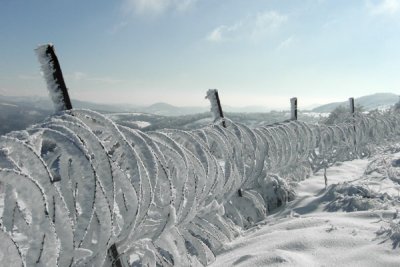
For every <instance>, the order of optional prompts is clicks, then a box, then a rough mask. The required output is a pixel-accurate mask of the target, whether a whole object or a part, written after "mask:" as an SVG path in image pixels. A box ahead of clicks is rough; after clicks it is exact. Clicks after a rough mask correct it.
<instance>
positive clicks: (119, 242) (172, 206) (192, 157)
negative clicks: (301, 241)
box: [0, 110, 400, 266]
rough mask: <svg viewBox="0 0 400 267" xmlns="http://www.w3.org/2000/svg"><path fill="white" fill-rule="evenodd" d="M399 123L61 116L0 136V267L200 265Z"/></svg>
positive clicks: (373, 118)
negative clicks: (298, 188) (146, 128)
mask: <svg viewBox="0 0 400 267" xmlns="http://www.w3.org/2000/svg"><path fill="white" fill-rule="evenodd" d="M398 117H399V116H398V115H397V114H395V113H386V114H382V113H372V114H369V115H364V114H356V115H355V120H353V121H352V122H351V123H346V124H341V125H335V126H325V125H310V124H306V123H303V122H300V121H287V122H284V123H278V124H274V125H265V126H263V127H258V128H255V129H250V128H248V127H247V126H245V125H242V124H237V123H233V122H231V121H229V120H226V125H225V126H226V127H223V126H221V125H219V124H213V125H210V126H208V127H205V128H202V129H198V130H193V131H181V130H167V129H165V130H161V131H157V132H147V133H143V132H141V131H139V130H132V129H130V128H127V127H124V126H119V125H116V124H115V123H114V122H112V121H111V120H110V119H108V118H107V117H105V116H103V115H101V114H99V113H96V112H93V111H89V110H70V111H65V112H63V113H59V114H58V115H57V116H53V117H51V118H50V119H48V121H46V122H44V123H42V124H40V125H36V126H34V127H33V128H30V129H28V130H26V131H20V132H13V133H11V134H9V135H7V136H3V137H0V181H1V184H2V185H3V186H5V187H4V189H5V190H4V191H5V197H4V210H3V214H2V217H1V228H0V237H1V241H2V242H0V250H1V251H0V252H1V253H0V255H7V256H6V257H4V256H3V257H2V258H0V260H1V263H2V265H5V264H8V263H9V262H12V263H16V264H17V265H18V266H21V265H25V266H32V265H35V264H36V265H41V266H57V265H58V266H111V265H112V264H113V263H115V261H120V262H122V263H123V264H126V265H129V266H132V265H133V266H136V265H144V266H147V265H148V266H156V265H161V266H174V265H175V266H202V265H203V266H205V265H208V264H209V263H211V262H213V261H214V259H215V256H214V253H216V252H217V251H218V250H219V249H221V248H222V246H223V244H224V243H226V242H228V241H230V240H232V239H233V238H235V237H236V236H237V235H238V234H239V233H240V232H241V231H242V230H243V229H246V228H248V227H251V226H252V225H254V223H256V222H258V221H260V220H263V219H265V218H266V216H267V215H268V214H269V212H271V211H272V210H274V209H276V208H277V207H280V206H282V205H284V204H285V203H286V202H287V201H290V200H291V199H293V198H294V191H293V189H292V188H291V187H290V182H292V181H297V180H301V179H304V178H305V177H306V176H307V175H309V174H310V172H311V171H313V170H318V169H321V168H325V167H327V166H329V165H331V164H333V163H334V162H336V161H344V160H348V159H352V158H357V157H364V156H368V155H369V154H371V153H372V152H373V150H374V148H375V146H376V145H379V144H383V143H385V142H392V141H393V140H397V139H398V136H399V133H400V127H399V126H400V121H399V118H398ZM354 129H356V130H354ZM111 252H112V253H111ZM115 253H117V257H115V255H114V254H115ZM7 266H8V265H7Z"/></svg>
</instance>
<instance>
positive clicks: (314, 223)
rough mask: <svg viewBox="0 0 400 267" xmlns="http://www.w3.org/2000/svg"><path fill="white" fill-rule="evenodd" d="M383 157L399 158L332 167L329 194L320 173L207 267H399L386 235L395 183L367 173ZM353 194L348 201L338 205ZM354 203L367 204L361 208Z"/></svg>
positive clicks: (395, 195) (383, 175) (393, 206)
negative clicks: (384, 196) (291, 199)
mask: <svg viewBox="0 0 400 267" xmlns="http://www.w3.org/2000/svg"><path fill="white" fill-rule="evenodd" d="M382 158H391V159H392V160H393V159H396V158H400V154H398V153H397V154H396V153H395V154H389V155H385V154H379V155H378V156H376V157H375V159H372V160H366V159H363V160H353V161H349V162H344V163H339V164H336V165H335V166H333V167H331V168H329V169H328V170H327V177H328V183H329V184H330V185H328V188H327V189H325V184H324V175H323V170H321V171H319V172H317V173H316V174H315V175H313V176H311V177H310V178H309V179H307V180H304V181H302V182H300V183H299V184H298V185H297V186H296V188H295V190H296V193H297V197H296V199H295V200H294V201H292V202H291V203H289V204H288V205H287V206H286V207H285V208H283V209H280V210H278V211H277V212H276V213H274V214H272V215H270V216H269V217H268V218H267V219H266V220H265V221H263V222H260V223H259V224H258V225H257V226H256V227H254V228H251V229H249V230H247V231H245V232H244V233H243V235H242V236H241V237H240V238H238V239H236V240H234V241H233V242H231V243H228V244H226V245H225V246H224V249H223V251H222V252H220V253H219V254H218V255H217V256H216V261H215V262H214V263H213V264H211V265H210V266H213V267H217V266H267V265H273V266H275V265H278V264H279V265H281V266H398V264H399V262H400V254H399V251H398V249H396V248H397V247H395V245H396V242H398V240H400V239H398V233H399V232H396V233H395V238H394V239H395V240H390V238H388V237H387V236H386V235H385V234H386V233H388V232H390V231H387V229H388V227H390V226H392V227H396V224H393V223H392V224H391V223H390V222H391V220H392V218H393V217H394V216H396V214H397V211H396V209H397V208H400V204H399V202H398V200H399V198H398V188H399V184H398V183H396V182H393V180H392V179H391V178H389V177H387V176H386V173H385V172H383V173H381V174H379V173H378V172H376V171H375V172H374V173H371V174H366V173H365V170H368V168H369V167H370V166H371V164H374V160H376V159H382ZM392 162H393V161H392ZM395 168H398V167H395ZM377 170H381V171H382V170H385V166H384V165H379V168H378V169H377ZM398 178H400V176H398ZM357 186H358V188H357ZM354 188H357V189H367V190H369V191H370V192H372V195H370V196H369V197H360V195H363V194H364V193H365V192H363V191H362V190H358V192H359V193H360V195H357V194H355V193H354V191H353V190H352V189H354ZM396 188H397V189H396ZM346 189H348V190H347V191H346ZM332 193H334V194H332ZM384 194H388V196H387V198H386V199H385V198H382V199H384V200H383V201H377V200H376V199H375V198H377V199H378V200H381V196H382V195H384ZM351 195H353V198H352V201H350V202H346V201H343V202H340V201H339V202H338V199H339V200H340V199H345V197H346V196H347V197H349V196H351ZM390 198H393V199H396V201H395V203H391V201H390ZM356 200H361V201H364V203H365V204H369V205H366V206H365V205H364V206H363V205H361V206H360V205H359V204H360V203H359V202H357V201H356ZM332 203H334V204H336V205H334V207H335V209H332ZM357 208H358V209H360V208H361V210H357ZM346 211H349V212H346ZM350 211H352V212H350ZM398 225H399V224H397V227H398ZM385 230H386V231H385ZM395 230H396V229H395ZM393 232H394V231H393V229H391V233H392V234H393ZM396 235H397V236H396ZM392 239H393V238H392Z"/></svg>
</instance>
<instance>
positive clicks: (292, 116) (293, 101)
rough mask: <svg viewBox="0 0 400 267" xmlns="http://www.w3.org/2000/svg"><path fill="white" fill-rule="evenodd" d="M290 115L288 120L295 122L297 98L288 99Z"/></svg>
mask: <svg viewBox="0 0 400 267" xmlns="http://www.w3.org/2000/svg"><path fill="white" fill-rule="evenodd" d="M290 106H291V113H290V119H291V120H295V121H297V97H293V98H291V99H290Z"/></svg>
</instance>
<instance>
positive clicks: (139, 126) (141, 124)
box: [127, 121, 151, 129]
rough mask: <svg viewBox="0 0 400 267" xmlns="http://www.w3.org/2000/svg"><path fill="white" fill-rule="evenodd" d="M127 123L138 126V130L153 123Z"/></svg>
mask: <svg viewBox="0 0 400 267" xmlns="http://www.w3.org/2000/svg"><path fill="white" fill-rule="evenodd" d="M127 123H129V124H133V125H134V126H136V127H137V128H140V129H141V128H145V127H148V126H150V125H151V123H150V122H148V121H129V122H127Z"/></svg>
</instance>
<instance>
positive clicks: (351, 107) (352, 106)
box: [349, 97, 354, 116]
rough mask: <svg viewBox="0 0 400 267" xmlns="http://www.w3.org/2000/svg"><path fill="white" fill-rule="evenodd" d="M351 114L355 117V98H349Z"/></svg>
mask: <svg viewBox="0 0 400 267" xmlns="http://www.w3.org/2000/svg"><path fill="white" fill-rule="evenodd" d="M349 105H350V113H351V114H352V115H353V116H354V97H350V98H349Z"/></svg>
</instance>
